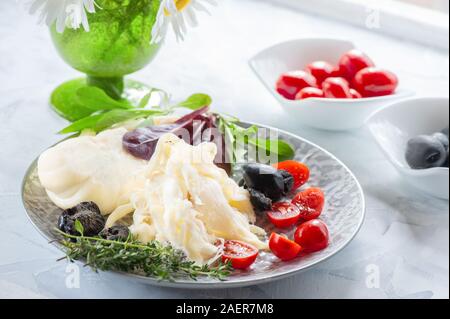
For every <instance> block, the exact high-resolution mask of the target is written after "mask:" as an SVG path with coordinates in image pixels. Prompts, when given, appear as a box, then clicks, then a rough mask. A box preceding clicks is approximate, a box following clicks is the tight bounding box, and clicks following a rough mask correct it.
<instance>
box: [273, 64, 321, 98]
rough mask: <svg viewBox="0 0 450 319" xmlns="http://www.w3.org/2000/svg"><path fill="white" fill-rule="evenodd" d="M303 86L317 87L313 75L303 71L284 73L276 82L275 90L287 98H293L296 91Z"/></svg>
mask: <svg viewBox="0 0 450 319" xmlns="http://www.w3.org/2000/svg"><path fill="white" fill-rule="evenodd" d="M305 87H317V81H316V79H315V78H314V76H312V75H311V74H309V73H307V72H305V71H292V72H287V73H284V74H282V75H281V76H280V78H279V79H278V81H277V84H276V90H277V92H278V93H280V94H281V95H282V96H284V97H285V98H287V99H289V100H295V96H296V95H297V93H298V92H300V90H301V89H303V88H305Z"/></svg>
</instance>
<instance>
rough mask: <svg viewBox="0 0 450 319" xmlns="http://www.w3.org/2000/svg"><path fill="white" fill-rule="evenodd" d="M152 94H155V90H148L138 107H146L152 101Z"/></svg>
mask: <svg viewBox="0 0 450 319" xmlns="http://www.w3.org/2000/svg"><path fill="white" fill-rule="evenodd" d="M152 94H153V90H151V91H150V92H148V93H147V94H146V95H145V96H144V97H143V98H142V99H141V101H140V102H139V105H138V108H140V109H143V108H144V107H146V106H147V104H148V102H150V98H151V97H152Z"/></svg>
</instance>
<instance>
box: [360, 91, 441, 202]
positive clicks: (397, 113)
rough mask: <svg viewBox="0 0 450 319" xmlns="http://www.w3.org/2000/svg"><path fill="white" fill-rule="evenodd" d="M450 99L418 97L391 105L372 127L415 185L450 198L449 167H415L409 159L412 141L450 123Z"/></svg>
mask: <svg viewBox="0 0 450 319" xmlns="http://www.w3.org/2000/svg"><path fill="white" fill-rule="evenodd" d="M448 119H449V100H448V99H447V98H418V99H410V100H406V101H402V102H399V103H395V104H393V105H390V106H388V107H386V108H384V109H382V110H380V111H378V112H377V113H376V114H374V115H373V117H372V118H371V119H370V120H369V121H368V126H369V129H370V131H371V132H372V135H373V137H374V138H375V140H376V141H377V142H378V145H379V146H380V147H381V149H382V150H383V151H384V153H385V154H386V156H387V158H388V159H389V160H390V161H391V162H392V164H393V165H394V166H395V167H396V168H397V170H398V171H399V173H400V174H401V176H402V177H403V178H404V179H405V180H406V181H407V182H408V183H410V184H411V185H413V186H414V187H416V188H418V189H420V190H421V191H423V192H425V193H426V194H429V195H432V196H435V197H438V198H441V199H446V200H448V199H449V169H448V168H431V169H425V170H413V169H411V168H410V167H409V165H408V163H407V162H406V159H405V152H406V146H407V143H408V141H409V140H410V139H411V138H413V137H416V136H418V135H422V134H433V133H436V132H440V131H441V130H442V129H444V128H446V127H448V125H449V120H448Z"/></svg>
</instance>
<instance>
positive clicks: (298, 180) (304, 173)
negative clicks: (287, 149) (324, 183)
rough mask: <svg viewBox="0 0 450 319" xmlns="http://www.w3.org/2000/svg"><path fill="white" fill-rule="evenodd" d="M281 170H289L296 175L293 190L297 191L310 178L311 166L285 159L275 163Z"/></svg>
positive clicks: (293, 175)
mask: <svg viewBox="0 0 450 319" xmlns="http://www.w3.org/2000/svg"><path fill="white" fill-rule="evenodd" d="M274 166H275V168H277V169H279V170H284V171H287V172H288V173H289V174H291V175H292V177H294V186H293V187H292V190H293V191H295V190H297V189H299V188H300V187H302V186H303V185H305V184H306V182H307V181H308V180H309V175H310V172H309V168H308V166H306V165H305V164H303V163H300V162H297V161H284V162H280V163H278V164H275V165H274Z"/></svg>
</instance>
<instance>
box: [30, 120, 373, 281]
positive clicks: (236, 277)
mask: <svg viewBox="0 0 450 319" xmlns="http://www.w3.org/2000/svg"><path fill="white" fill-rule="evenodd" d="M243 124H244V125H250V124H245V123H243ZM258 126H259V127H261V128H267V129H269V130H272V131H276V132H277V133H278V134H279V137H280V138H281V139H283V140H285V141H287V142H289V143H290V144H292V146H294V147H295V149H296V156H295V158H296V159H297V160H299V161H302V162H305V163H306V164H307V165H308V166H309V167H310V169H311V178H310V181H309V183H308V185H307V186H318V187H321V188H322V189H323V190H324V192H325V195H326V199H327V203H326V207H325V209H324V213H323V215H322V216H321V218H322V219H323V220H324V221H325V222H326V223H327V225H328V226H329V230H330V235H331V242H330V245H329V247H328V248H327V249H325V250H323V251H321V252H318V253H315V254H311V255H308V256H305V257H301V258H297V259H296V260H293V261H291V262H281V261H280V260H278V259H277V258H276V257H275V256H273V255H272V254H270V253H261V255H260V257H259V258H258V260H257V262H256V263H255V264H254V265H253V266H252V267H251V269H250V270H248V271H236V272H235V273H234V274H233V275H232V276H230V277H229V278H228V280H227V281H224V282H221V281H218V280H213V279H208V278H199V280H198V281H193V280H190V279H179V280H176V281H175V282H165V281H164V282H159V281H157V280H155V279H153V278H147V277H143V276H137V275H131V274H125V273H120V274H121V275H124V276H127V277H128V278H130V279H133V280H139V281H141V282H144V283H147V284H151V285H158V286H165V287H177V288H201V289H207V288H230V287H243V286H250V285H256V284H261V283H266V282H270V281H274V280H277V279H281V278H284V277H287V276H291V275H294V274H297V273H298V272H300V271H303V270H306V269H308V268H310V267H313V266H315V265H317V264H318V263H320V262H323V261H324V260H327V259H328V258H330V257H332V256H334V255H335V254H337V253H338V252H340V251H341V250H342V249H343V248H344V247H345V246H347V244H349V243H350V241H351V240H352V239H353V238H354V237H355V236H356V234H357V233H358V231H359V229H360V227H361V225H362V222H363V220H364V214H365V201H364V194H363V191H362V189H361V186H360V184H359V183H358V181H357V179H356V178H355V176H354V175H353V174H352V172H351V171H350V170H349V169H348V168H347V167H346V166H345V165H344V164H342V162H341V161H339V160H338V159H337V158H336V157H334V156H333V155H331V154H330V153H328V152H327V151H325V150H323V149H322V148H320V147H318V146H316V145H314V144H312V143H310V142H308V141H306V140H304V139H302V138H300V137H297V136H295V135H292V134H289V133H287V132H283V131H279V130H276V129H274V128H269V127H265V126H261V125H258ZM270 136H272V135H270ZM22 195H23V202H24V205H25V208H26V211H27V214H28V216H29V218H30V220H31V222H32V223H33V224H34V225H35V226H36V228H37V229H38V231H39V232H40V233H41V234H42V235H43V236H45V238H47V239H48V240H54V239H56V238H57V235H56V234H55V232H54V228H55V225H56V222H57V219H58V216H59V215H60V214H61V209H59V208H58V207H56V206H55V205H54V204H53V203H52V202H51V201H50V199H49V198H48V196H47V194H46V193H45V190H44V189H43V187H42V185H41V183H40V182H39V178H38V176H37V169H36V162H35V163H33V164H32V165H31V167H30V169H29V171H28V172H27V174H26V176H25V179H24V183H23V193H22ZM258 225H260V226H262V227H264V228H265V229H266V230H267V231H268V233H269V234H270V233H271V232H272V231H274V230H275V229H274V228H273V226H271V225H270V223H269V222H268V221H267V220H266V219H265V218H263V219H260V220H259V222H258ZM276 231H278V232H280V230H276ZM293 231H294V229H291V230H288V232H285V233H287V234H288V235H290V236H292V235H293ZM55 262H56V261H55Z"/></svg>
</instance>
